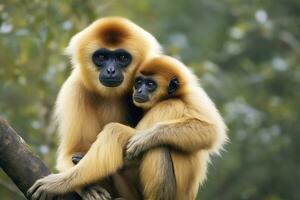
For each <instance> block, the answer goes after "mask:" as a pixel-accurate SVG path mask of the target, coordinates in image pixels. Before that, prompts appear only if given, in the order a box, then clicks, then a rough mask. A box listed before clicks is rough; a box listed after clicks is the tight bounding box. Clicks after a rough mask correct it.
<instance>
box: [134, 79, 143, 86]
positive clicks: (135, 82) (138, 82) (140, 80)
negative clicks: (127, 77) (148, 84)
mask: <svg viewBox="0 0 300 200" xmlns="http://www.w3.org/2000/svg"><path fill="white" fill-rule="evenodd" d="M142 84H143V80H142V78H141V77H138V78H136V79H135V81H134V87H135V88H138V87H140V86H141V85H142Z"/></svg>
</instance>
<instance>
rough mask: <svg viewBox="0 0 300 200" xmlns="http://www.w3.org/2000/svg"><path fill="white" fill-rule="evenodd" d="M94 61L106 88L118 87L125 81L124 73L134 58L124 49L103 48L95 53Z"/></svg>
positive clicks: (100, 79)
mask: <svg viewBox="0 0 300 200" xmlns="http://www.w3.org/2000/svg"><path fill="white" fill-rule="evenodd" d="M92 61H93V63H94V64H95V65H96V67H97V68H98V69H99V70H100V75H99V81H100V82H101V83H102V84H103V85H104V86H106V87H117V86H119V85H121V83H122V82H123V80H124V75H123V71H124V70H125V68H126V67H127V66H128V65H130V63H131V61H132V56H131V54H130V53H129V52H127V51H126V50H124V49H116V50H114V51H111V50H109V49H105V48H101V49H99V50H97V51H95V52H94V54H93V56H92Z"/></svg>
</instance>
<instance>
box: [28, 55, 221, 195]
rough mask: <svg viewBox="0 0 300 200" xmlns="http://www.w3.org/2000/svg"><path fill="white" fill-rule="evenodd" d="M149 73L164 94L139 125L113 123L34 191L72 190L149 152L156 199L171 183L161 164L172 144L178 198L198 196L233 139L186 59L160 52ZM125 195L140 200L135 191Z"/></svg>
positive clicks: (143, 169)
mask: <svg viewBox="0 0 300 200" xmlns="http://www.w3.org/2000/svg"><path fill="white" fill-rule="evenodd" d="M156 64H157V67H155V65H156ZM158 66H159V67H158ZM146 71H148V72H146ZM145 72H146V73H148V74H152V75H153V76H154V77H156V80H158V85H159V86H158V90H157V92H156V93H155V94H154V96H158V98H152V99H151V101H155V103H152V104H150V105H151V106H150V107H149V106H147V110H146V114H145V115H144V117H143V118H142V120H141V121H140V122H139V123H138V125H137V127H136V129H133V128H130V127H128V126H125V125H122V124H120V123H109V124H107V125H106V126H105V127H104V129H103V130H102V132H101V133H100V134H99V135H98V137H97V140H96V141H95V142H94V143H93V144H92V146H91V148H90V149H89V151H88V152H87V154H86V155H85V157H84V158H83V159H82V160H81V161H80V162H79V163H78V165H76V166H75V167H73V168H71V169H70V170H67V171H65V172H64V173H60V174H53V175H50V176H48V177H45V178H44V179H41V180H39V181H38V182H37V183H36V184H35V185H34V186H33V187H32V189H31V190H35V189H37V191H38V193H42V192H45V191H47V192H54V193H64V192H67V191H71V190H73V189H75V188H77V187H81V186H82V185H86V184H88V183H92V182H94V181H97V180H99V179H101V178H103V177H106V176H107V175H109V174H113V173H115V172H116V171H117V170H118V169H120V168H121V167H122V166H123V165H124V158H123V155H124V154H126V156H127V157H128V158H133V157H136V156H139V155H140V154H141V153H143V152H145V153H144V155H143V158H142V161H141V166H140V179H141V186H142V189H143V192H144V195H145V199H151V200H152V199H153V200H155V199H158V198H157V193H156V192H155V191H160V189H161V186H162V184H161V183H165V182H164V178H166V174H164V173H163V172H162V171H161V169H160V167H159V166H163V167H165V165H166V164H168V163H164V162H165V160H164V159H165V155H164V154H163V153H165V152H166V149H165V148H163V146H167V147H168V150H170V152H171V157H172V162H173V168H174V174H175V178H176V180H175V181H176V186H175V187H176V189H175V190H176V192H175V193H176V194H175V195H176V199H178V200H183V199H187V200H190V199H191V200H192V199H195V197H196V194H197V190H198V186H199V184H201V183H202V182H203V181H204V180H205V178H206V172H207V164H208V161H209V155H210V154H213V153H218V152H219V150H220V149H221V148H222V146H223V144H224V143H225V141H226V140H227V135H226V126H225V124H224V122H223V120H222V117H221V116H220V114H219V112H218V110H217V109H216V107H215V106H214V104H213V102H212V101H211V100H210V98H209V97H208V96H207V94H206V93H205V91H204V90H203V89H202V87H201V86H200V85H199V84H198V81H197V79H196V77H195V76H194V75H193V74H192V73H191V72H190V71H189V70H188V69H187V67H186V66H184V65H183V64H182V63H180V62H179V61H177V60H175V59H173V58H170V57H167V56H158V57H155V58H152V59H150V60H148V61H146V62H145V63H144V64H143V65H142V66H141V68H140V69H139V72H138V73H145ZM174 76H176V77H177V78H178V79H179V82H180V88H179V89H178V90H177V91H176V92H175V93H174V94H172V95H171V96H169V97H167V95H166V93H167V85H168V81H170V78H172V77H174ZM136 105H138V106H142V105H140V104H136ZM124 147H126V149H124ZM111 152H114V153H113V154H112V153H111ZM103 161H105V162H103ZM167 183H168V182H167ZM124 197H125V198H127V199H136V198H138V197H136V196H135V195H134V194H133V193H132V196H130V197H128V196H126V194H124Z"/></svg>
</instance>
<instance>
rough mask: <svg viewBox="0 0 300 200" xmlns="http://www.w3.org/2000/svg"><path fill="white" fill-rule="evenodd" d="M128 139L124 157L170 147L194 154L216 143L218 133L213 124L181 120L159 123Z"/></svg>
mask: <svg viewBox="0 0 300 200" xmlns="http://www.w3.org/2000/svg"><path fill="white" fill-rule="evenodd" d="M143 133H144V135H140V134H137V135H135V136H133V138H132V139H130V141H129V143H128V145H127V150H126V157H127V158H128V159H131V158H133V157H137V156H139V155H140V153H141V152H144V151H147V150H149V149H151V148H154V147H158V146H170V147H171V148H174V149H177V150H179V151H183V152H188V153H191V152H195V151H198V150H200V149H206V150H208V149H210V148H212V146H213V145H214V142H215V141H217V140H216V137H217V136H218V133H217V131H216V129H215V127H214V125H213V124H210V123H208V122H205V121H201V120H200V119H198V118H181V119H178V120H172V121H169V122H164V123H160V124H159V125H156V126H155V128H150V129H148V130H144V131H143Z"/></svg>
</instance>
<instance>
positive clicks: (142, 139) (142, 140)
mask: <svg viewBox="0 0 300 200" xmlns="http://www.w3.org/2000/svg"><path fill="white" fill-rule="evenodd" d="M151 146H152V145H151V134H149V133H148V132H145V133H137V134H135V135H134V136H132V137H131V138H130V139H129V142H128V144H127V146H126V154H125V155H126V156H125V159H128V160H131V159H133V158H136V157H138V156H139V155H140V154H141V153H143V152H145V151H147V150H148V149H150V148H151Z"/></svg>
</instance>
